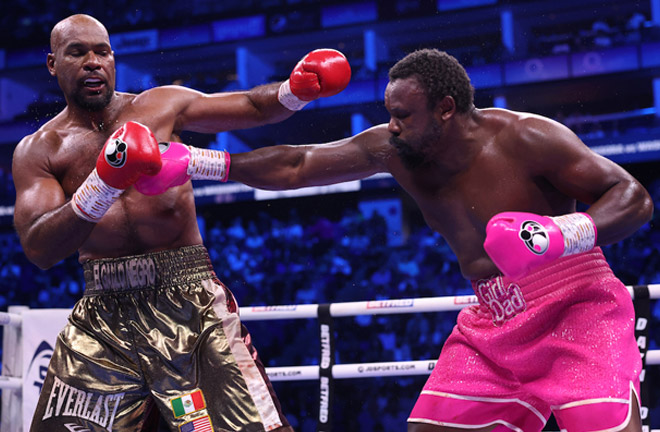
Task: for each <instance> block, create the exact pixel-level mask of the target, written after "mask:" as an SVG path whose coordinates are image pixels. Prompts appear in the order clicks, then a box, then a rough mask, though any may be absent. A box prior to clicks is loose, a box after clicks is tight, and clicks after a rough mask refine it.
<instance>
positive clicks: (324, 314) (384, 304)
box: [0, 284, 660, 432]
mask: <svg viewBox="0 0 660 432" xmlns="http://www.w3.org/2000/svg"><path fill="white" fill-rule="evenodd" d="M627 288H628V291H629V292H630V294H631V296H632V298H633V300H635V293H636V292H638V291H637V290H636V289H637V287H633V286H627ZM643 288H644V289H645V291H644V292H645V293H647V294H646V295H647V297H646V298H647V299H651V300H657V299H660V284H649V285H645V286H643ZM476 304H478V301H477V296H475V295H461V296H445V297H426V298H408V299H392V300H369V301H358V302H342V303H330V304H301V305H273V306H247V307H241V308H240V315H241V320H242V321H267V320H284V319H312V318H314V319H318V320H319V322H320V323H321V345H322V346H321V363H322V364H321V365H311V366H284V367H268V368H266V372H267V374H268V376H269V378H270V379H271V380H272V381H301V380H321V383H322V386H321V387H322V390H321V391H322V393H323V381H324V379H325V380H326V381H327V380H332V379H349V378H368V377H374V378H376V377H392V376H413V375H429V374H430V373H431V371H432V370H433V367H434V366H435V362H436V359H428V360H410V361H393V362H378V363H354V364H334V360H333V357H334V355H331V354H333V353H334V347H332V348H331V349H330V350H329V352H324V341H325V340H324V339H327V338H328V337H330V338H332V336H331V333H332V332H331V331H328V330H327V329H326V330H325V333H324V329H323V326H324V325H327V324H323V322H325V323H328V322H329V321H328V320H331V319H332V318H339V317H350V316H358V315H388V314H410V313H425V312H450V311H458V310H460V309H463V308H464V307H467V306H471V305H476ZM18 308H22V309H25V310H27V309H28V308H27V307H23V306H20V307H18ZM647 319H648V318H646V320H647ZM21 324H22V316H21V315H20V314H18V313H11V312H0V325H2V326H5V328H20V326H21ZM324 334H326V337H325V338H324ZM6 336H7V331H6V330H5V339H6ZM7 342H8V341H7V340H5V341H4V343H5V346H6V345H7ZM14 342H16V341H13V340H12V341H9V343H10V344H11V343H14ZM330 342H331V341H330ZM644 351H645V350H644ZM19 352H20V350H19ZM645 357H646V365H647V366H648V365H660V350H650V351H646V355H645ZM3 360H4V359H3ZM324 363H325V364H324ZM5 371H6V368H5V366H4V361H3V372H5ZM22 385H23V380H22V378H21V377H20V376H18V375H16V373H15V372H14V374H13V375H10V376H5V375H0V389H3V390H9V391H16V390H20V389H21V387H22ZM11 393H20V392H11ZM4 399H5V392H3V407H4V405H5V401H4ZM322 399H323V397H322ZM4 418H5V413H4V410H3V419H4ZM3 430H5V429H4V426H3ZM319 430H329V428H328V429H324V428H320V429H319ZM645 430H648V429H645ZM652 432H660V429H657V430H656V429H654V430H653V431H652Z"/></svg>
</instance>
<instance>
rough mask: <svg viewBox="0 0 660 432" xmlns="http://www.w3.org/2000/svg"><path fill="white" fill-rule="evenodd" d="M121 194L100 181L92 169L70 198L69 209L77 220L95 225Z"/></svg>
mask: <svg viewBox="0 0 660 432" xmlns="http://www.w3.org/2000/svg"><path fill="white" fill-rule="evenodd" d="M123 192H124V190H123V189H117V188H113V187H112V186H110V185H108V184H107V183H106V182H104V181H103V180H101V177H99V175H98V173H97V172H96V168H94V171H92V173H91V174H90V175H89V176H88V177H87V179H86V180H85V181H84V182H83V184H81V185H80V187H79V188H78V190H77V191H76V192H75V193H74V194H73V197H71V207H73V211H74V212H75V213H76V215H78V217H79V218H81V219H84V220H86V221H89V222H94V223H96V222H98V221H100V220H101V218H102V217H103V215H104V214H105V212H106V211H108V209H109V208H110V206H111V205H112V204H113V203H114V202H115V201H117V198H119V196H120V195H121V194H122V193H123Z"/></svg>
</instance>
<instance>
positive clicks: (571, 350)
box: [409, 249, 642, 432]
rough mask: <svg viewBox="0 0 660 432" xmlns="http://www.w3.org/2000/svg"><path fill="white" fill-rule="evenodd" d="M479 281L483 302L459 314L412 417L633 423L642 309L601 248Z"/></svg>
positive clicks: (464, 422)
mask: <svg viewBox="0 0 660 432" xmlns="http://www.w3.org/2000/svg"><path fill="white" fill-rule="evenodd" d="M472 285H473V287H474V290H475V293H476V294H477V297H478V298H479V305H477V306H472V307H469V308H466V309H464V310H463V311H461V313H460V314H459V317H458V323H457V325H456V327H455V328H454V331H453V332H452V334H451V335H450V336H449V338H448V339H447V341H446V343H445V345H444V347H443V350H442V353H441V354H440V358H439V360H438V362H437V364H436V366H435V369H434V370H433V372H432V373H431V376H430V377H429V379H428V381H427V382H426V385H425V386H424V389H423V390H422V394H421V396H420V397H419V399H418V401H417V403H416V405H415V407H414V409H413V411H412V413H411V415H410V420H409V421H415V422H422V423H429V424H435V425H443V426H452V427H461V428H468V429H475V428H480V427H484V426H487V425H497V426H496V427H495V429H494V430H497V431H499V430H514V431H523V432H534V431H540V430H542V428H543V426H544V425H545V423H546V421H547V419H548V417H549V416H550V413H551V412H552V413H553V414H554V416H555V419H556V420H557V423H558V425H559V427H560V428H561V430H568V431H575V432H583V431H595V430H599V431H617V430H621V429H622V428H623V427H624V426H625V425H626V424H628V422H629V421H630V416H631V413H632V404H633V403H636V402H634V401H635V398H633V397H632V395H633V392H634V394H635V396H638V395H639V373H640V370H641V366H642V365H641V359H640V355H639V349H638V348H637V345H636V343H635V338H634V311H633V307H632V302H631V300H630V293H629V292H628V290H627V289H626V287H625V286H624V285H623V284H622V283H621V282H620V281H619V280H618V279H617V278H616V277H614V275H613V274H612V271H611V270H610V268H609V266H608V264H607V262H606V261H605V259H604V257H603V255H602V253H601V251H600V250H599V249H594V250H593V251H591V252H586V253H582V254H579V255H574V256H570V257H565V258H561V259H559V260H557V261H555V262H552V263H550V264H547V265H546V266H544V267H543V268H541V269H539V270H536V271H534V272H533V273H531V274H529V275H528V276H525V277H523V278H521V279H519V280H517V281H513V280H512V279H510V278H508V277H503V276H497V277H494V278H492V279H488V280H480V281H475V282H473V284H472ZM613 329H616V331H613ZM636 399H638V398H636Z"/></svg>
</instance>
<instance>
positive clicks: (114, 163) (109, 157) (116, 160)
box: [105, 138, 128, 168]
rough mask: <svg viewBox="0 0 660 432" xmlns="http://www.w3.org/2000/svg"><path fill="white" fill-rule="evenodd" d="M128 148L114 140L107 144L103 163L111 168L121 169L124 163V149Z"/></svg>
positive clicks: (116, 139) (122, 142) (119, 140)
mask: <svg viewBox="0 0 660 432" xmlns="http://www.w3.org/2000/svg"><path fill="white" fill-rule="evenodd" d="M127 147H128V146H127V145H126V143H125V142H124V141H122V140H121V139H119V138H115V140H114V141H112V142H109V143H108V145H107V146H106V148H105V161H106V162H108V164H109V165H110V166H111V167H114V168H121V167H123V166H124V164H125V163H126V148H127Z"/></svg>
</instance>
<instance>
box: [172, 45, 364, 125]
mask: <svg viewBox="0 0 660 432" xmlns="http://www.w3.org/2000/svg"><path fill="white" fill-rule="evenodd" d="M350 78H351V68H350V66H349V64H348V60H346V57H344V55H343V54H342V53H340V52H339V51H336V50H331V49H320V50H315V51H312V52H310V53H309V54H307V55H306V56H305V57H303V58H302V60H300V62H298V64H297V65H296V66H295V68H294V69H293V71H292V72H291V75H290V77H289V79H288V80H286V81H285V82H284V83H276V84H266V85H262V86H258V87H255V88H253V89H251V90H248V91H240V92H228V93H215V94H209V95H206V94H203V93H200V92H196V91H193V90H188V91H187V92H186V93H187V94H186V95H182V96H181V98H179V101H180V103H179V107H178V109H179V112H178V113H177V120H176V123H177V124H176V125H175V128H174V129H175V130H189V131H193V132H201V133H216V132H221V131H226V130H234V129H245V128H250V127H254V126H261V125H264V124H268V123H276V122H279V121H282V120H284V119H286V118H288V117H290V116H291V115H292V114H293V113H294V112H295V111H297V110H300V109H302V108H303V107H304V106H305V105H306V104H307V103H309V102H310V101H313V100H315V99H318V98H319V97H328V96H332V95H335V94H337V93H339V92H341V91H342V90H344V89H345V88H346V86H347V85H348V83H349V81H350ZM180 89H181V88H180V87H179V90H180ZM169 90H170V91H171V90H172V86H170V87H169ZM184 92H185V91H184ZM182 94H183V93H182Z"/></svg>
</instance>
